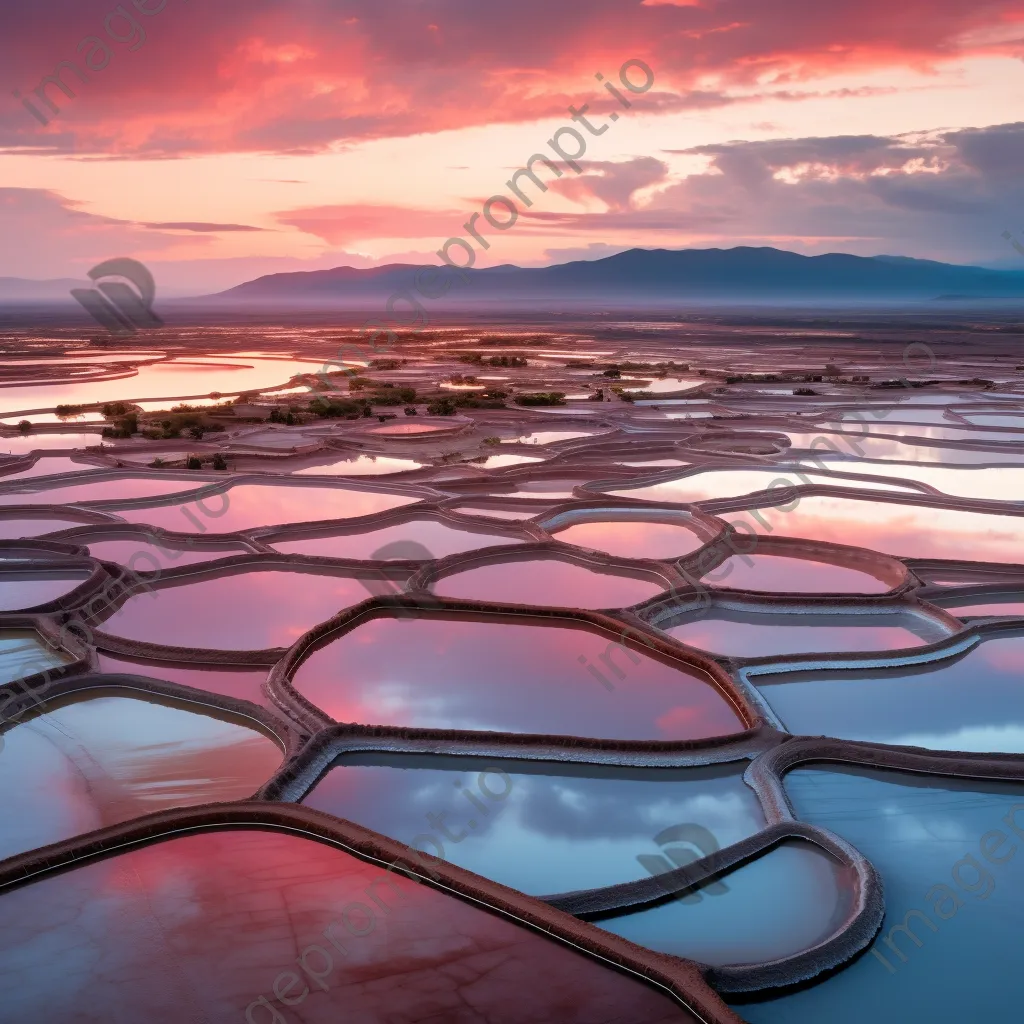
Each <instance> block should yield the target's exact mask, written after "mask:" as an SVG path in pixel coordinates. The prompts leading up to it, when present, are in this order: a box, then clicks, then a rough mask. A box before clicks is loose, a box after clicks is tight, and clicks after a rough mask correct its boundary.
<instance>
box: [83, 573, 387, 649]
mask: <svg viewBox="0 0 1024 1024" xmlns="http://www.w3.org/2000/svg"><path fill="white" fill-rule="evenodd" d="M366 582H367V583H372V582H373V581H372V580H367V581H366ZM372 593H373V591H371V590H370V589H368V588H367V586H365V585H364V583H363V582H362V581H360V580H357V579H353V578H351V577H347V576H332V575H327V574H321V573H318V574H313V573H305V572H299V571H287V570H269V571H265V572H264V571H257V572H242V573H234V574H231V575H225V576H216V577H213V578H209V579H200V580H194V581H192V582H185V581H182V582H177V581H175V582H174V584H173V585H171V584H168V583H162V584H161V585H160V586H159V587H156V588H153V589H152V590H145V591H141V592H140V593H137V594H135V595H133V596H132V597H130V598H128V600H127V601H126V602H125V603H124V605H123V606H122V607H121V608H120V609H119V610H118V611H115V612H114V613H113V615H112V616H111V617H109V618H108V619H107V620H106V621H105V622H103V623H102V624H101V625H100V629H102V630H103V631H104V632H105V633H110V634H112V635H113V636H119V637H122V638H124V639H126V640H142V641H145V642H147V643H152V644H164V645H165V646H170V647H199V648H206V649H213V650H228V651H246V650H262V649H264V648H267V647H290V646H291V645H292V644H293V643H295V641H296V640H298V638H299V637H300V636H302V634H303V633H305V632H306V630H308V629H310V628H311V627H312V626H315V625H316V624H317V623H318V622H323V621H325V620H326V619H329V618H331V617H332V616H334V615H337V614H338V612H340V611H342V610H343V609H345V608H348V607H349V606H351V605H354V604H359V602H360V601H365V600H366V599H367V598H369V597H370V596H371V595H372Z"/></svg>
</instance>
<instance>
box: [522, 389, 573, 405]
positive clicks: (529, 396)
mask: <svg viewBox="0 0 1024 1024" xmlns="http://www.w3.org/2000/svg"><path fill="white" fill-rule="evenodd" d="M516 403H517V404H519V405H565V392H564V391H533V392H527V393H526V394H522V395H516Z"/></svg>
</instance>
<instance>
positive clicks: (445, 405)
mask: <svg viewBox="0 0 1024 1024" xmlns="http://www.w3.org/2000/svg"><path fill="white" fill-rule="evenodd" d="M427 412H428V413H429V414H430V415H431V416H454V415H455V402H453V401H452V399H450V398H439V399H437V400H436V401H434V402H431V403H430V404H429V405H428V406H427Z"/></svg>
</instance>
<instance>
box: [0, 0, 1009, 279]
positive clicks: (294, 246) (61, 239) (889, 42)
mask: <svg viewBox="0 0 1024 1024" xmlns="http://www.w3.org/2000/svg"><path fill="white" fill-rule="evenodd" d="M3 18H4V27H5V32H4V34H3V41H2V42H0V49H2V51H3V54H4V58H5V59H4V61H3V66H4V68H5V75H6V78H7V96H8V99H7V101H6V102H5V104H4V106H3V109H2V111H0V147H2V150H0V167H2V177H0V225H2V228H3V231H4V234H5V236H7V237H9V238H14V239H17V240H18V244H17V245H16V246H15V245H12V246H8V247H6V248H5V251H4V253H3V260H2V261H0V277H2V276H11V277H19V278H30V279H37V280H45V279H56V278H68V277H74V278H78V279H81V278H82V277H83V276H84V274H85V272H86V271H87V270H88V269H89V268H90V267H91V266H92V265H94V264H95V263H97V262H99V261H100V260H102V259H106V258H109V257H111V256H112V255H117V256H131V257H134V258H136V259H139V260H142V261H144V262H145V263H146V264H147V265H149V266H150V267H151V268H152V269H153V272H154V274H155V275H156V277H157V279H158V280H159V281H160V283H161V289H162V290H163V291H164V292H165V293H169V294H173V293H182V292H185V293H192V294H197V293H202V292H209V291H215V290H219V289H221V288H227V287H231V286H233V285H235V284H238V283H240V282H242V281H245V280H249V279H251V278H254V277H257V276H260V275H262V274H266V273H274V272H280V271H291V270H315V269H325V268H328V267H333V266H341V265H348V266H354V267H368V266H375V265H380V264H384V263H392V262H410V263H437V262H438V257H437V255H436V253H437V250H438V249H439V247H440V246H441V245H442V244H443V243H444V241H445V240H446V239H447V238H449V237H451V236H455V235H460V234H463V235H465V234H466V230H465V228H464V224H465V222H466V221H467V219H468V218H469V217H470V216H471V215H472V213H473V211H478V210H480V209H481V207H482V205H483V204H484V203H485V202H486V200H487V199H488V197H489V196H492V195H495V194H498V193H501V192H504V191H507V190H506V186H505V183H506V181H507V180H508V179H509V178H510V176H511V175H512V174H513V173H514V171H515V170H516V168H519V167H521V166H523V164H524V163H525V161H526V160H527V159H528V158H529V157H530V156H531V154H534V153H537V152H544V153H545V154H546V155H548V156H550V155H551V151H550V147H549V145H548V142H549V140H551V139H552V138H553V136H554V135H555V133H556V132H557V131H558V130H559V128H560V127H561V126H571V125H573V124H574V122H573V119H572V115H571V114H570V109H569V108H570V107H572V108H574V109H576V110H577V111H579V110H581V109H582V108H583V106H584V105H587V113H586V115H585V116H586V117H587V118H588V119H589V120H590V122H591V123H592V124H593V125H594V126H595V128H598V129H599V133H598V132H595V133H594V134H588V135H587V148H586V153H585V155H584V156H582V157H581V158H580V159H579V166H580V171H579V172H576V171H575V170H572V169H570V168H568V167H565V166H564V164H563V165H561V166H562V167H563V169H564V170H565V173H564V174H563V175H562V176H561V177H560V178H554V177H553V176H552V175H551V174H549V173H546V172H545V174H544V177H545V180H546V181H547V183H548V185H549V188H548V190H547V191H546V192H544V193H543V194H538V195H537V196H536V201H535V202H534V203H533V205H532V206H530V207H529V208H521V209H520V211H519V219H518V223H517V224H516V227H515V230H513V231H508V232H506V233H504V234H500V235H497V237H494V238H493V244H492V245H491V247H490V248H489V249H487V250H486V251H483V252H480V254H479V256H480V258H479V261H478V263H477V265H478V266H489V265H498V264H503V263H515V264H519V265H545V264H548V263H558V262H565V261H568V260H572V259H580V258H583V259H593V258H598V257H601V256H605V255H610V254H612V253H615V252H619V251H621V250H624V249H628V248H632V247H634V246H640V247H648V248H654V247H665V248H683V247H716V246H720V247H730V246H735V245H753V246H764V245H770V246H776V247H778V248H783V249H790V250H793V251H796V252H801V253H806V254H818V253H825V252H850V253H855V254H858V255H877V254H896V255H906V256H915V257H919V258H927V259H936V260H942V261H946V262H953V263H977V264H982V265H992V266H1003V265H1005V266H1010V265H1015V262H1019V257H1018V256H1017V255H1016V254H1015V253H1014V252H1013V250H1012V249H1011V247H1010V246H1009V244H1008V243H1007V242H1006V240H1005V238H1004V237H1002V232H1003V231H1005V230H1007V229H1011V230H1013V231H1017V232H1019V231H1020V229H1021V222H1022V218H1020V217H1019V216H1018V211H1019V210H1020V209H1021V203H1020V200H1021V199H1022V198H1024V195H1022V192H1024V190H1022V187H1021V185H1020V184H1019V177H1020V175H1019V172H1018V164H1019V162H1020V160H1019V158H1020V157H1024V124H1022V123H1021V122H1024V65H1022V62H1021V56H1022V53H1024V0H985V2H977V3H973V4H966V3H964V2H963V0H932V2H927V3H926V2H923V0H908V2H906V3H903V4H900V5H893V4H887V3H881V2H879V0H858V2H854V0H835V2H833V3H831V4H819V5H808V4H806V3H803V2H800V0H643V2H640V0H596V2H595V0H591V2H590V3H583V2H582V0H563V2H561V3H559V4H557V5H553V4H540V3H536V2H533V0H525V2H523V3H519V4H516V5H510V6H508V7H504V6H503V5H489V6H487V7H486V8H481V7H480V6H479V5H473V4H469V3H464V2H459V0H429V2H413V0H409V2H397V0H388V2H384V3H381V2H377V3H371V2H369V0H349V2H345V3H340V2H331V0H306V2H301V3H294V4H287V5H285V4H282V3H275V2H273V0H249V2H246V3H242V2H241V0H229V2H224V3H221V4H218V5H213V4H210V3H208V2H204V0H130V2H128V3H125V4H122V5H120V6H118V7H117V8H116V9H115V8H114V7H112V5H111V4H110V3H98V2H97V3H93V2H92V0H87V2H84V3H83V2H74V3H73V2H71V0H43V2H41V3H37V4H33V5H26V6H18V7H17V8H13V7H12V8H11V9H9V10H7V11H5V12H4V15H3ZM630 60H636V61H640V62H643V63H644V64H646V65H648V66H649V67H650V68H651V69H652V71H653V74H654V83H653V86H652V87H651V88H650V89H649V90H648V91H646V92H644V93H643V94H642V95H633V96H632V100H633V102H632V106H631V107H630V108H629V109H628V110H623V109H622V107H621V105H620V104H619V103H618V101H617V100H616V99H615V97H614V96H613V95H611V94H610V93H609V92H607V91H605V88H603V86H604V85H607V84H615V85H617V87H618V88H619V89H620V90H622V88H623V86H622V85H621V84H619V79H620V68H621V67H622V66H623V64H624V63H625V62H628V61H630ZM62 62H64V63H62ZM633 73H634V74H635V73H636V72H635V67H634V72H633ZM57 75H59V78H57V77H56V76H57ZM598 75H601V76H602V78H601V79H600V80H599V79H598V78H597V77H596V76H598ZM47 76H55V77H53V78H52V79H51V80H50V81H49V83H48V84H47V82H46V78H47ZM613 113H616V114H621V116H619V117H617V119H615V120H614V121H613V120H612V119H611V115H612V114H613ZM576 126H577V127H579V122H578V121H577V122H576ZM602 126H603V127H602ZM581 130H582V129H581ZM494 234H495V232H493V231H492V235H494Z"/></svg>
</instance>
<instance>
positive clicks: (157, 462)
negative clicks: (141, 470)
mask: <svg viewBox="0 0 1024 1024" xmlns="http://www.w3.org/2000/svg"><path fill="white" fill-rule="evenodd" d="M163 464H164V460H163V459H161V458H160V456H159V455H158V456H157V457H156V458H155V459H154V460H153V461H152V462H151V463H150V464H149V468H150V469H162V468H163Z"/></svg>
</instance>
